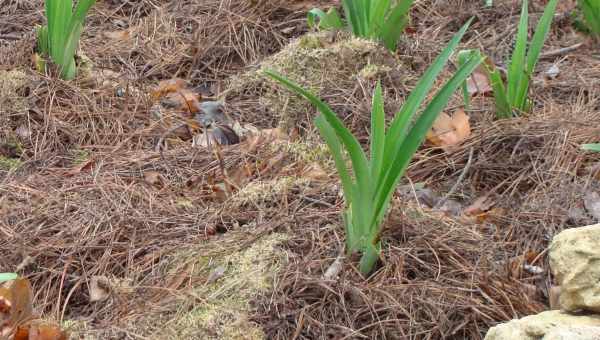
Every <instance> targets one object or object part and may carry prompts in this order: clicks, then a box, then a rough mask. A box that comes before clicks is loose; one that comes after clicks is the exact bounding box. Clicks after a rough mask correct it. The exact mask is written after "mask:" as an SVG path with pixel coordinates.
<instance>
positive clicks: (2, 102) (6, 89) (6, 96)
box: [0, 70, 29, 115]
mask: <svg viewBox="0 0 600 340" xmlns="http://www.w3.org/2000/svg"><path fill="white" fill-rule="evenodd" d="M28 83H29V77H28V76H27V74H25V72H23V71H20V70H10V71H0V115H2V114H3V113H7V112H23V111H26V110H27V108H28V105H27V100H26V98H24V97H22V96H21V95H20V94H19V90H21V89H22V88H23V87H24V86H26V85H27V84H28Z"/></svg>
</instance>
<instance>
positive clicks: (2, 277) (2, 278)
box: [0, 273, 19, 283]
mask: <svg viewBox="0 0 600 340" xmlns="http://www.w3.org/2000/svg"><path fill="white" fill-rule="evenodd" d="M18 277H19V276H18V275H17V274H15V273H0V283H2V282H6V281H12V280H16V279H17V278H18Z"/></svg>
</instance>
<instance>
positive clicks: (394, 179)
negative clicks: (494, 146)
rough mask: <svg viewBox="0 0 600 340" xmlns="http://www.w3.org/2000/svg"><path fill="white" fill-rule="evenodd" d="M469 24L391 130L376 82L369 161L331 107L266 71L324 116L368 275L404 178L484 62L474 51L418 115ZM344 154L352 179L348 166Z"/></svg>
mask: <svg viewBox="0 0 600 340" xmlns="http://www.w3.org/2000/svg"><path fill="white" fill-rule="evenodd" d="M469 24H470V21H469V22H468V23H467V24H465V25H464V26H463V27H462V28H461V30H460V31H459V32H458V33H457V34H456V35H455V36H454V37H453V38H452V40H451V41H450V43H449V44H448V46H447V47H446V48H445V49H444V50H443V51H442V53H441V54H440V55H439V56H438V57H437V59H436V60H435V61H434V62H433V64H432V65H431V66H430V67H429V68H428V69H427V70H426V72H425V74H423V76H422V77H421V79H420V80H419V82H418V84H417V85H416V87H415V88H414V90H413V91H412V92H411V94H410V95H409V97H408V98H407V100H406V102H405V103H404V105H403V106H402V108H400V110H399V111H398V112H397V113H396V115H395V117H394V119H393V120H392V122H391V124H390V126H389V128H388V129H386V127H385V114H384V111H383V94H382V88H381V86H380V84H377V87H376V89H375V92H374V95H373V100H372V109H371V138H370V156H369V157H367V155H366V154H365V152H364V151H363V149H362V147H361V145H360V144H359V142H358V140H357V139H356V137H355V136H354V135H352V133H351V132H350V130H348V129H347V128H346V127H345V126H344V124H343V122H342V121H341V120H340V119H339V118H338V117H337V116H336V114H335V113H334V112H333V111H332V110H331V108H330V107H329V106H327V104H325V103H324V102H323V101H321V100H320V99H319V98H317V97H316V96H315V95H314V94H312V93H310V92H308V91H307V90H305V89H303V88H301V87H300V86H299V85H297V84H295V83H293V82H292V81H290V80H288V79H287V78H285V77H283V76H281V75H279V74H277V73H275V72H273V71H267V72H266V73H267V75H269V76H270V77H272V78H274V79H275V80H277V81H279V82H280V83H282V84H283V85H285V86H286V87H287V88H288V89H290V90H292V91H293V92H295V93H297V94H299V95H301V96H303V97H304V98H306V99H307V100H309V101H310V102H311V103H312V104H313V105H315V106H316V107H317V109H318V110H319V111H320V112H321V115H319V116H318V117H317V118H316V119H315V125H316V126H317V128H318V130H319V132H320V133H321V136H322V137H323V139H324V140H325V142H326V143H327V145H328V147H329V150H330V151H331V154H332V156H333V160H334V163H335V166H336V169H337V172H338V174H339V176H340V179H341V183H342V189H343V192H344V200H345V205H346V207H345V212H344V214H343V217H344V224H345V229H346V247H347V252H348V253H354V252H360V253H362V257H361V260H360V264H359V267H360V271H361V272H362V273H363V274H365V275H366V274H368V273H370V272H371V270H372V269H373V266H374V265H375V263H376V262H377V259H378V258H379V253H380V250H381V243H380V235H381V231H382V229H383V228H382V222H383V219H384V217H385V213H386V211H387V208H388V205H389V203H390V201H391V198H392V194H393V193H394V191H395V188H396V186H397V185H398V183H399V181H400V178H401V177H402V175H403V174H404V172H405V170H406V168H407V166H408V164H409V163H410V161H411V159H412V157H413V155H414V154H415V152H416V151H417V149H418V148H419V146H420V145H421V143H422V142H423V140H424V139H425V135H426V134H427V132H428V131H429V130H430V128H431V126H432V124H433V122H434V120H435V119H436V118H437V116H438V114H439V113H440V112H441V111H442V110H443V109H444V107H445V106H446V104H447V103H448V100H449V99H450V97H451V96H452V94H453V93H454V92H455V91H456V89H458V88H459V87H460V85H461V84H462V83H463V82H464V81H465V79H467V77H468V76H469V75H470V74H471V73H472V72H473V70H475V68H476V67H477V66H478V65H479V64H480V63H481V62H482V61H483V57H482V56H481V55H480V54H475V53H473V54H472V55H471V56H470V57H469V58H468V60H466V62H465V63H463V65H462V66H460V67H459V69H458V70H457V71H456V73H455V74H454V75H453V76H452V78H451V79H450V80H448V81H447V82H446V83H445V85H444V86H443V87H442V88H441V89H440V90H439V91H438V92H437V94H436V95H435V96H434V97H433V99H432V100H431V101H430V102H429V104H428V105H427V106H426V107H425V108H424V110H423V111H422V113H421V114H420V115H417V112H418V110H419V107H420V106H421V104H422V103H423V101H424V100H425V98H426V97H427V94H428V93H429V91H430V90H431V87H432V86H433V84H434V83H435V81H436V79H437V77H438V75H439V73H440V72H441V71H442V70H443V69H444V66H445V65H446V63H447V61H448V59H449V58H450V56H451V55H452V53H453V52H454V50H455V48H456V46H457V45H458V43H459V42H460V40H461V38H462V36H463V35H464V33H465V31H466V30H467V28H468V26H469ZM346 154H347V155H348V157H349V161H350V164H351V167H352V173H353V176H351V175H350V171H349V170H348V167H347V157H346V156H345V155H346Z"/></svg>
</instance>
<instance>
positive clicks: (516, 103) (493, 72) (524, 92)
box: [458, 0, 558, 118]
mask: <svg viewBox="0 0 600 340" xmlns="http://www.w3.org/2000/svg"><path fill="white" fill-rule="evenodd" d="M557 3H558V0H550V1H549V2H548V5H546V8H545V9H544V14H543V15H542V17H541V19H540V21H539V22H538V24H537V27H536V29H535V33H534V34H533V38H532V39H531V43H530V44H529V49H527V33H528V30H529V28H528V26H529V13H528V2H527V0H524V1H523V5H522V8H521V18H520V20H519V26H518V30H517V39H516V42H515V48H514V51H513V54H512V57H511V59H510V60H509V62H508V70H507V74H506V83H505V82H504V80H503V79H502V74H501V73H500V70H499V69H497V68H496V67H494V65H493V63H491V62H488V63H485V66H486V67H485V69H486V71H487V73H488V77H489V79H490V85H491V87H492V90H493V92H494V99H495V104H496V117H497V118H510V117H513V116H514V115H517V114H519V113H521V112H527V111H529V109H530V108H531V100H530V99H529V96H528V94H529V83H530V80H531V76H532V74H533V71H534V69H535V66H536V64H537V62H538V59H539V57H540V52H541V51H542V47H543V46H544V42H545V41H546V37H547V36H548V31H549V30H550V24H551V23H552V18H553V16H554V11H555V10H556V4H557ZM470 53H477V54H479V53H480V52H478V51H477V52H475V51H474V50H465V51H460V52H459V59H458V63H459V65H460V64H461V63H464V59H465V57H466V56H468V55H470ZM466 86H467V85H466V82H465V83H464V84H463V92H464V95H465V104H466V106H468V105H469V101H468V98H467V96H468V93H467V92H466Z"/></svg>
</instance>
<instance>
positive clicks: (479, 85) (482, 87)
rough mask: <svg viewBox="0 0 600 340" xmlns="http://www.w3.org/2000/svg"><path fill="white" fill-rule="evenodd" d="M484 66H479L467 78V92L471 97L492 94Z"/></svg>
mask: <svg viewBox="0 0 600 340" xmlns="http://www.w3.org/2000/svg"><path fill="white" fill-rule="evenodd" d="M484 67H485V66H479V67H478V68H477V69H476V70H475V71H474V72H473V73H472V74H471V76H470V77H469V78H467V92H469V94H470V95H471V96H475V95H478V94H479V95H486V94H489V93H492V91H493V89H492V85H491V84H490V78H489V77H488V75H487V72H486V70H485V68H484Z"/></svg>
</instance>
